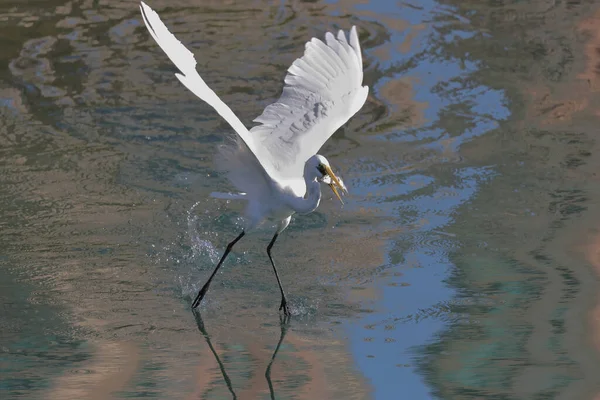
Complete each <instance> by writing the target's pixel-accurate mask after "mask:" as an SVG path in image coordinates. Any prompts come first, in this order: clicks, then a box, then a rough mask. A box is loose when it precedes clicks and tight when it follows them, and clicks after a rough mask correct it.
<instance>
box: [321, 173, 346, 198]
mask: <svg viewBox="0 0 600 400" xmlns="http://www.w3.org/2000/svg"><path fill="white" fill-rule="evenodd" d="M324 167H325V172H327V175H329V177H330V178H331V183H329V187H330V188H331V190H332V191H333V193H334V194H335V195H336V197H337V198H338V200H339V201H340V202H341V203H342V205H344V201H343V200H342V198H341V196H340V194H339V192H338V189H340V190H341V191H342V194H345V193H348V190H346V186H344V184H343V183H342V182H341V181H340V179H338V177H337V176H335V174H334V173H333V171H332V170H331V167H330V166H328V165H325V166H324Z"/></svg>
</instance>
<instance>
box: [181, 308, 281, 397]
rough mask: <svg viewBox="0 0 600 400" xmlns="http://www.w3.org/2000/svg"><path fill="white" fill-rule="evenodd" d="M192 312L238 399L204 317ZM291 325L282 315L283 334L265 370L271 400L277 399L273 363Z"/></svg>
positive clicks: (194, 311) (226, 380)
mask: <svg viewBox="0 0 600 400" xmlns="http://www.w3.org/2000/svg"><path fill="white" fill-rule="evenodd" d="M192 312H193V314H194V318H195V319H196V324H197V325H198V330H199V331H200V333H202V336H204V339H206V344H207V345H208V347H209V349H210V351H211V353H212V354H213V355H214V356H215V360H216V361H217V363H218V364H219V369H220V370H221V374H223V380H224V381H225V384H226V385H227V388H228V389H229V392H230V393H231V395H232V396H233V398H234V399H237V396H236V394H235V391H234V390H233V385H232V383H231V379H230V378H229V375H227V371H226V368H225V365H223V362H222V361H221V358H220V357H219V355H218V353H217V351H216V350H215V348H214V346H213V345H212V343H211V340H210V335H209V334H208V332H207V330H206V327H205V326H204V321H203V319H202V315H201V314H200V312H199V311H197V310H196V309H194V310H193V311H192ZM289 325H290V317H289V316H283V315H282V316H281V317H280V328H281V334H280V335H279V340H278V341H277V345H276V346H275V350H274V351H273V355H272V356H271V360H270V361H269V364H268V365H267V368H266V370H265V379H266V380H267V384H268V385H269V393H270V395H271V399H275V390H274V388H273V382H272V381H271V368H272V367H273V362H274V361H275V357H277V353H278V352H279V348H280V347H281V343H283V340H284V339H285V334H286V333H287V331H288V328H289ZM207 390H208V389H207ZM250 390H251V391H252V389H250Z"/></svg>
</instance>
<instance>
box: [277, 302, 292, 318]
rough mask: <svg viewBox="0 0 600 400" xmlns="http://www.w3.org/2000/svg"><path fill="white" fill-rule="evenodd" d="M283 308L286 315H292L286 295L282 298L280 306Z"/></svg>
mask: <svg viewBox="0 0 600 400" xmlns="http://www.w3.org/2000/svg"><path fill="white" fill-rule="evenodd" d="M281 310H283V314H284V315H285V316H286V317H289V316H290V315H292V313H291V312H290V308H289V307H288V305H287V301H286V300H285V297H284V298H282V299H281V305H280V306H279V311H281Z"/></svg>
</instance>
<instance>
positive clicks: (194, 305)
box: [192, 283, 208, 310]
mask: <svg viewBox="0 0 600 400" xmlns="http://www.w3.org/2000/svg"><path fill="white" fill-rule="evenodd" d="M206 292H208V283H206V284H205V285H204V286H202V289H200V291H199V292H198V296H196V298H195V299H194V302H193V303H192V310H194V309H196V308H197V307H198V306H199V305H200V302H201V301H202V299H203V298H204V296H205V295H206Z"/></svg>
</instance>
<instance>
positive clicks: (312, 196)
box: [292, 178, 321, 214]
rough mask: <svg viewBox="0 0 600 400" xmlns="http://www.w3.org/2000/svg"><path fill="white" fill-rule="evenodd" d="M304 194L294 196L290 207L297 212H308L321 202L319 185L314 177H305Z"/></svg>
mask: <svg viewBox="0 0 600 400" xmlns="http://www.w3.org/2000/svg"><path fill="white" fill-rule="evenodd" d="M305 181H306V194H305V195H304V197H295V198H294V200H293V202H292V208H293V209H294V210H295V211H296V212H297V213H298V214H308V213H310V212H312V211H314V210H315V209H316V208H317V207H319V203H320V202H321V185H320V184H319V182H317V180H316V179H315V178H312V179H306V178H305Z"/></svg>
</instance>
